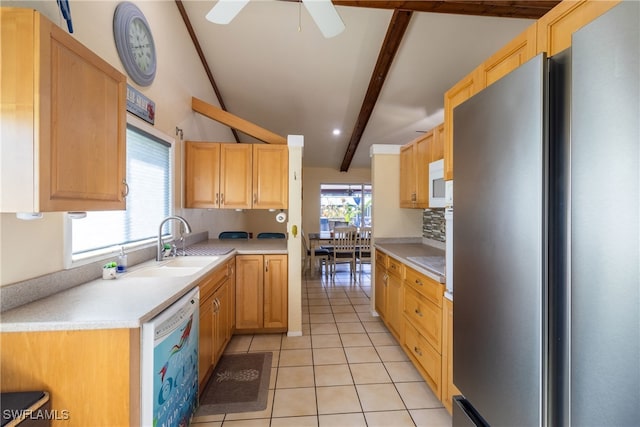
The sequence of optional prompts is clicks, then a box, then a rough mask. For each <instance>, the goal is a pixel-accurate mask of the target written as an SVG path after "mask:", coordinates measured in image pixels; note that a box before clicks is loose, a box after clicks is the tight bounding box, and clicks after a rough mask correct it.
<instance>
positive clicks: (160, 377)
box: [140, 287, 200, 427]
mask: <svg viewBox="0 0 640 427" xmlns="http://www.w3.org/2000/svg"><path fill="white" fill-rule="evenodd" d="M199 298H200V289H199V288H197V287H196V288H195V289H194V290H192V291H190V292H189V293H188V294H186V295H185V296H183V297H182V298H180V300H179V301H177V302H175V303H174V304H173V305H171V306H170V307H169V308H167V309H166V310H165V311H163V312H162V313H160V314H159V315H157V316H156V317H154V318H153V319H152V320H150V321H149V322H147V323H144V324H143V325H142V338H141V340H142V348H141V372H140V377H141V393H140V395H141V403H140V412H141V414H140V418H141V425H142V426H144V427H147V426H149V427H174V426H187V425H189V423H190V421H191V417H192V415H193V413H194V412H195V410H196V408H197V406H198V324H199V323H200V322H199V317H198V316H199V314H198V307H199V304H200V302H199Z"/></svg>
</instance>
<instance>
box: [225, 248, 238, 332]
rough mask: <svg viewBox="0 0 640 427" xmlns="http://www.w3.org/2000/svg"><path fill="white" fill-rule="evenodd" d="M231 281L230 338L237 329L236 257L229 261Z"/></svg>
mask: <svg viewBox="0 0 640 427" xmlns="http://www.w3.org/2000/svg"><path fill="white" fill-rule="evenodd" d="M227 270H228V274H227V275H228V277H229V281H228V282H227V283H228V286H229V339H231V336H232V335H233V331H234V330H235V329H236V260H235V258H233V259H231V260H230V261H229V262H227Z"/></svg>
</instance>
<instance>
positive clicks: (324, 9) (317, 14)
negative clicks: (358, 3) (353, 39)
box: [302, 0, 345, 39]
mask: <svg viewBox="0 0 640 427" xmlns="http://www.w3.org/2000/svg"><path fill="white" fill-rule="evenodd" d="M302 3H304V6H305V7H306V8H307V11H308V12H309V15H311V17H312V18H313V20H314V21H315V23H316V25H317V26H318V28H320V32H321V33H322V35H323V36H324V37H325V38H327V39H328V38H331V37H334V36H337V35H338V34H340V33H341V32H342V31H344V28H345V26H344V22H342V18H340V15H338V11H337V10H336V8H335V6H334V5H333V3H331V0H302Z"/></svg>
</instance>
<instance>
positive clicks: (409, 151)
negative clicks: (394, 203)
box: [400, 143, 416, 208]
mask: <svg viewBox="0 0 640 427" xmlns="http://www.w3.org/2000/svg"><path fill="white" fill-rule="evenodd" d="M414 156H415V144H412V143H409V144H406V145H403V146H402V148H401V149H400V207H401V208H413V207H414V206H415V201H416V173H415V166H414Z"/></svg>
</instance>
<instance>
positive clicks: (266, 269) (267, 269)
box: [265, 260, 269, 271]
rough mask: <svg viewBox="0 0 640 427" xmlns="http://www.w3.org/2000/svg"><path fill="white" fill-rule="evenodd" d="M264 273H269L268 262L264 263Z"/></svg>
mask: <svg viewBox="0 0 640 427" xmlns="http://www.w3.org/2000/svg"><path fill="white" fill-rule="evenodd" d="M265 271H269V260H267V261H266V263H265Z"/></svg>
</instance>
